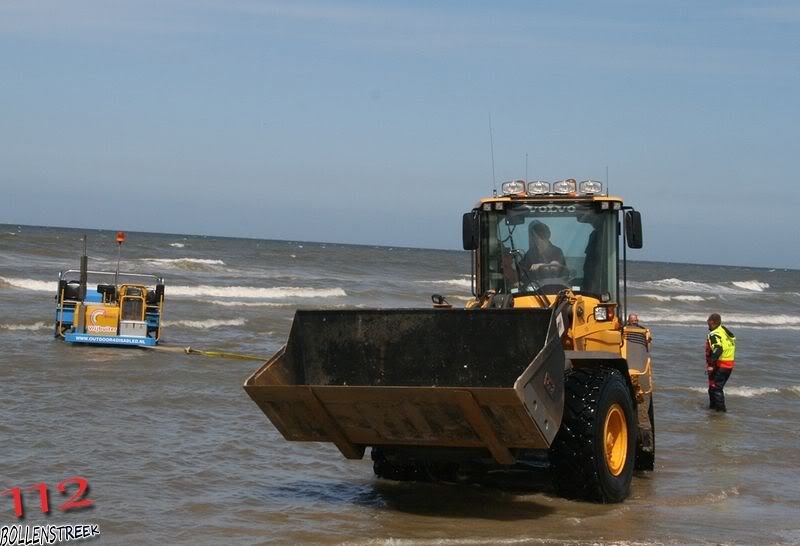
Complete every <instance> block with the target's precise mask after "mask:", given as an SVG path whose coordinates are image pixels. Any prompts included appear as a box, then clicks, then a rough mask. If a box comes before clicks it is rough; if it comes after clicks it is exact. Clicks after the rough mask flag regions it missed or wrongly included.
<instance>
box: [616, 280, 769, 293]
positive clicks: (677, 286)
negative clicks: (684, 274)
mask: <svg viewBox="0 0 800 546" xmlns="http://www.w3.org/2000/svg"><path fill="white" fill-rule="evenodd" d="M628 286H630V287H631V288H638V289H642V290H652V289H656V290H661V291H664V292H689V293H701V294H702V293H707V294H743V293H752V292H763V291H764V290H766V289H767V288H769V284H768V283H765V282H761V281H758V280H750V281H733V282H731V283H730V285H728V284H725V283H723V284H708V283H703V282H695V281H684V280H681V279H676V278H669V279H660V280H657V281H644V282H636V281H631V282H629V283H628Z"/></svg>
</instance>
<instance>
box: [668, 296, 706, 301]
mask: <svg viewBox="0 0 800 546" xmlns="http://www.w3.org/2000/svg"><path fill="white" fill-rule="evenodd" d="M672 299H674V300H677V301H706V300H707V299H709V298H704V297H703V296H688V295H686V296H673V298H672Z"/></svg>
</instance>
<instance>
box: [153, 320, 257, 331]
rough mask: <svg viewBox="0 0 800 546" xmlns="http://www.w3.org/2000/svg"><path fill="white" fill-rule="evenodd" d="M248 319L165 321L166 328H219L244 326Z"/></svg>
mask: <svg viewBox="0 0 800 546" xmlns="http://www.w3.org/2000/svg"><path fill="white" fill-rule="evenodd" d="M246 323H247V319H243V318H238V319H229V320H225V319H208V320H165V321H164V326H173V327H174V326H177V327H183V328H201V329H205V328H217V327H219V326H244V325H245V324H246Z"/></svg>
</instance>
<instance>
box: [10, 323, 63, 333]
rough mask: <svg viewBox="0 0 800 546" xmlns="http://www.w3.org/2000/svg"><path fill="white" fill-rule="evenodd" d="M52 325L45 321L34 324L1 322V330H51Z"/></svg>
mask: <svg viewBox="0 0 800 546" xmlns="http://www.w3.org/2000/svg"><path fill="white" fill-rule="evenodd" d="M52 327H53V325H52V324H50V325H48V324H45V323H44V322H34V323H33V324H0V330H10V331H12V332H16V331H35V330H49V329H51V328H52Z"/></svg>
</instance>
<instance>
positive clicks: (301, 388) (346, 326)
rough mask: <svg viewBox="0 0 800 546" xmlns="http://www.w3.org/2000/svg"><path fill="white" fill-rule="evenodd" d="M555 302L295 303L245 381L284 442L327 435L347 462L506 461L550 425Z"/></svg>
mask: <svg viewBox="0 0 800 546" xmlns="http://www.w3.org/2000/svg"><path fill="white" fill-rule="evenodd" d="M564 308H565V305H563V304H562V305H561V306H559V307H558V308H557V310H556V311H555V312H554V311H553V310H552V309H485V310H455V309H368V310H361V309H359V310H333V311H331V310H323V311H316V310H313V311H312V310H298V311H297V312H296V314H295V317H294V322H293V324H292V329H291V333H290V335H289V340H288V342H287V343H286V345H285V346H284V347H283V348H282V349H280V350H279V351H278V353H276V354H275V355H274V356H273V357H272V358H271V359H270V360H269V361H268V362H266V363H265V364H264V366H262V367H261V368H260V369H259V370H257V371H256V372H255V373H253V374H252V375H251V376H250V377H249V378H248V379H247V380H246V382H245V384H244V388H245V390H246V391H247V393H248V394H249V395H250V397H251V398H252V399H253V401H255V403H256V404H258V406H259V407H260V408H261V409H262V411H263V412H264V413H265V414H266V415H267V416H268V417H269V419H270V420H271V421H272V423H273V424H274V425H275V427H276V428H277V429H278V430H279V431H280V432H281V434H283V436H284V437H285V438H286V439H287V440H298V441H316V442H333V443H334V444H336V446H337V447H338V448H339V450H340V451H341V452H342V453H343V454H344V455H345V456H346V457H348V458H361V457H362V456H363V453H364V448H365V447H367V446H424V447H433V448H479V449H485V450H488V452H489V454H490V455H491V456H492V457H493V458H494V459H495V461H496V462H497V463H500V464H512V463H513V462H514V461H515V455H514V453H515V450H517V449H528V448H531V449H542V448H547V447H549V446H550V444H551V443H552V441H553V438H554V437H555V434H556V432H557V431H558V427H559V425H560V422H561V415H562V411H563V403H564V390H563V383H564V381H563V377H564V375H563V374H564V351H563V349H562V346H561V340H560V333H559V330H561V331H562V332H563V322H561V321H563V318H564V317H563V310H564ZM557 318H558V320H556V319H557ZM557 323H558V324H560V325H561V326H560V327H559V326H556V324H557Z"/></svg>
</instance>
